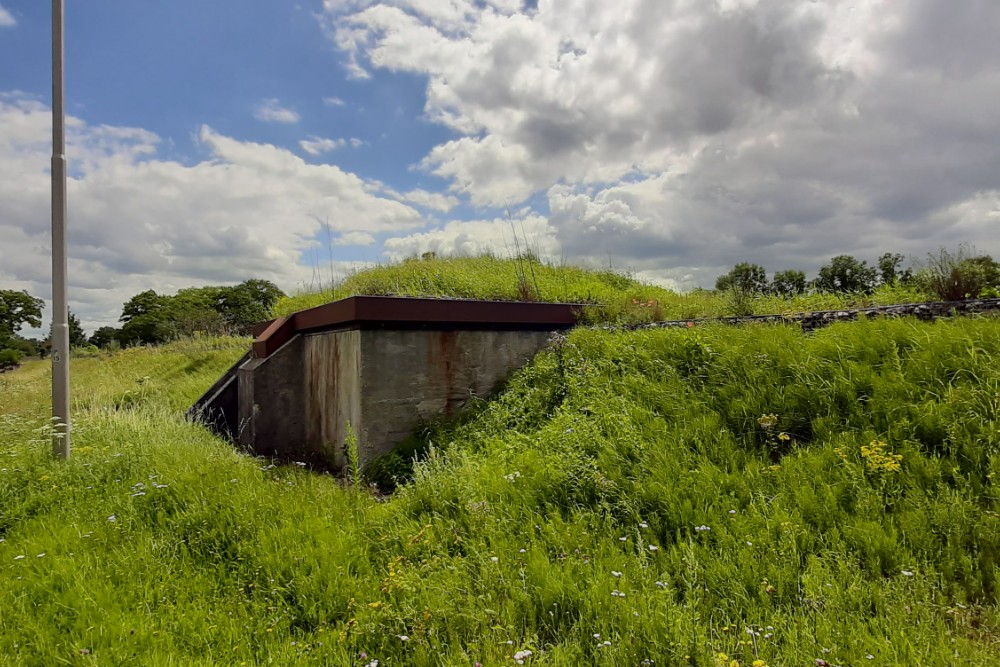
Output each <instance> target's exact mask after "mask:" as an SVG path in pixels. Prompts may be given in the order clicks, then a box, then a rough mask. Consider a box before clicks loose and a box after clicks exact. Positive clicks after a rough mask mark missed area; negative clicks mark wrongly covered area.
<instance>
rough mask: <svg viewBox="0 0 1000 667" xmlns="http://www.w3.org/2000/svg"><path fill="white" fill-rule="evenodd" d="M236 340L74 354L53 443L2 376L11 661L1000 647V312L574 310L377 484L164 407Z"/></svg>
mask: <svg viewBox="0 0 1000 667" xmlns="http://www.w3.org/2000/svg"><path fill="white" fill-rule="evenodd" d="M240 352H241V348H240V347H238V346H233V347H229V348H226V347H225V346H221V345H220V346H219V349H202V350H200V351H198V352H197V353H196V356H197V355H200V357H199V358H200V359H202V360H203V361H202V362H201V365H194V366H192V365H191V363H192V362H191V361H189V357H190V356H191V353H190V352H189V351H187V350H184V349H183V348H178V347H175V346H167V347H165V348H161V349H159V350H152V351H128V352H124V353H119V354H116V355H112V356H108V357H106V358H104V359H103V360H101V361H100V362H95V363H93V364H91V363H90V360H85V363H81V364H78V365H76V366H74V377H75V378H76V379H77V382H78V386H79V387H81V389H84V390H89V391H90V393H92V396H90V397H88V399H87V400H88V401H89V402H87V403H86V404H81V405H79V406H78V417H77V422H76V423H77V431H76V433H75V446H76V455H75V457H74V458H73V459H72V460H71V461H70V462H68V463H62V462H56V461H53V460H51V459H50V458H49V456H48V436H47V429H46V422H45V415H46V412H47V408H46V406H45V396H46V393H47V391H48V385H47V380H46V377H45V370H44V367H43V366H40V365H34V366H27V367H25V368H23V369H21V370H19V371H16V372H15V373H13V374H10V375H5V376H2V379H0V383H2V384H0V396H2V399H0V400H2V402H3V411H2V412H3V413H5V414H4V416H3V417H0V539H3V542H0V610H2V613H0V656H3V662H4V664H10V665H56V664H79V665H90V664H101V665H105V664H106V665H117V664H123V665H124V664H143V665H181V664H183V665H189V664H190V665H241V664H247V665H267V664H273V665H367V664H372V661H373V660H378V661H379V663H378V664H379V665H473V664H475V663H477V662H478V663H481V664H483V665H513V664H515V656H518V657H517V658H516V659H520V660H522V661H523V663H524V664H537V665H543V664H544V665H583V664H595V665H642V664H652V663H651V662H650V661H655V664H657V665H687V664H689V665H718V664H724V665H731V664H732V661H734V660H735V661H737V662H738V664H739V665H743V666H748V665H753V664H755V661H759V662H757V663H756V664H758V665H759V664H767V665H805V664H809V665H815V664H821V663H818V662H817V661H826V662H828V663H829V664H831V665H834V664H840V665H904V664H913V665H957V664H967V665H992V664H995V661H996V656H997V654H998V650H1000V635H998V624H1000V616H998V613H997V602H998V599H997V598H998V590H1000V588H998V583H1000V582H998V575H1000V516H998V511H1000V489H998V484H1000V421H998V417H997V415H998V414H1000V365H998V364H997V360H998V359H1000V327H998V326H997V322H996V320H989V319H981V320H980V319H963V320H954V321H941V322H938V323H935V324H922V323H916V322H913V321H908V320H898V321H881V320H879V321H868V322H856V323H850V324H836V325H833V326H831V327H829V328H828V329H824V330H822V331H820V332H818V333H815V334H811V335H803V334H802V333H801V332H799V331H797V330H795V329H793V328H790V327H782V326H774V327H765V328H721V327H719V328H716V327H704V328H702V327H698V328H695V329H693V330H683V331H680V330H650V331H641V332H614V331H597V330H583V329H581V330H577V331H574V332H573V333H571V334H570V335H569V336H567V337H566V338H565V340H563V341H562V342H561V343H560V344H559V346H558V347H557V348H553V349H552V350H550V351H548V352H545V353H543V354H541V355H540V356H539V357H538V358H537V359H536V360H535V361H534V363H532V364H531V365H530V366H528V367H527V368H525V369H524V370H523V371H521V372H519V373H516V374H515V375H514V377H512V379H511V380H510V382H509V383H508V386H507V388H506V390H505V391H504V392H503V393H502V394H501V395H500V396H499V397H498V398H497V399H496V400H494V401H490V402H488V403H483V404H482V405H480V406H479V408H478V410H477V412H476V413H475V414H474V415H472V416H471V417H470V418H468V419H466V420H465V421H464V422H463V423H461V424H455V425H450V426H449V425H442V426H439V427H438V428H436V429H434V430H433V431H432V432H431V435H430V436H429V440H430V444H431V445H432V447H431V448H430V450H429V453H428V454H427V455H426V457H425V459H424V460H423V461H422V462H421V463H419V464H418V465H416V467H415V468H414V469H413V472H412V477H411V478H410V479H409V480H408V481H406V482H405V483H404V484H403V485H402V486H401V487H400V488H399V489H398V491H397V492H396V493H395V495H394V496H392V497H391V498H389V499H386V500H384V501H382V502H380V501H379V500H377V499H376V498H374V497H372V496H370V495H368V494H365V493H349V492H346V491H345V490H344V489H342V488H341V486H340V485H339V484H338V483H337V482H336V481H335V480H333V479H332V478H330V477H327V476H322V475H318V474H314V473H311V472H309V471H308V470H305V469H303V468H300V467H298V466H294V465H293V466H289V467H280V466H278V467H275V466H273V465H272V464H271V463H270V462H269V461H266V460H258V459H254V458H250V457H247V456H243V455H240V454H238V453H236V452H235V451H234V450H233V449H232V448H231V447H229V446H228V445H226V444H225V443H222V442H220V441H218V440H216V439H215V438H213V437H211V436H210V435H209V434H208V433H207V432H206V431H205V430H203V429H202V428H200V427H198V426H195V425H192V424H188V423H185V422H184V421H182V419H181V418H180V417H179V416H178V415H179V410H178V408H179V407H181V406H184V405H186V403H187V402H188V401H190V400H191V399H192V398H193V396H194V395H196V393H197V391H196V388H195V385H196V384H197V385H199V386H200V387H205V386H207V385H208V384H210V383H211V381H212V380H214V378H215V375H216V374H217V373H218V372H220V371H221V370H222V369H223V368H225V367H226V366H227V365H228V364H229V363H231V362H232V361H233V360H234V358H235V357H236V356H237V355H238V354H239V353H240ZM169 359H172V361H169V362H168V360H169ZM182 368H183V369H186V370H185V371H183V372H182V371H181V370H180V369H182ZM139 378H148V379H146V380H143V382H142V383H141V386H142V387H145V389H144V391H145V393H144V395H143V398H142V400H136V401H132V400H129V401H122V400H120V399H121V397H122V396H123V395H124V394H125V392H126V391H135V390H136V385H137V384H140V383H138V379H139ZM896 457H899V458H896ZM529 651H530V655H529V654H528V653H527V652H529Z"/></svg>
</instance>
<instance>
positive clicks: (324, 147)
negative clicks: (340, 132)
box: [299, 137, 347, 155]
mask: <svg viewBox="0 0 1000 667" xmlns="http://www.w3.org/2000/svg"><path fill="white" fill-rule="evenodd" d="M346 145H347V142H346V141H345V140H344V139H326V138H323V137H309V138H308V139H303V140H302V141H300V142H299V147H300V148H302V150H304V151H305V152H306V153H309V154H310V155H322V154H323V153H329V152H331V151H335V150H337V149H338V148H343V147H344V146H346Z"/></svg>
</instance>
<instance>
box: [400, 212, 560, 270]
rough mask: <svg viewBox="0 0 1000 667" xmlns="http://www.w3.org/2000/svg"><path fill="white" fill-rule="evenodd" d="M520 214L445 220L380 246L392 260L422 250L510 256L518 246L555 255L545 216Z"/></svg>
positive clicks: (554, 244) (552, 233)
mask: <svg viewBox="0 0 1000 667" xmlns="http://www.w3.org/2000/svg"><path fill="white" fill-rule="evenodd" d="M522 213H523V214H522V215H519V216H518V218H517V219H516V220H515V221H514V222H513V223H512V222H511V221H510V220H509V219H507V218H495V219H492V220H467V221H458V220H456V221H452V222H448V223H446V224H445V225H443V226H441V227H439V228H437V229H432V230H430V231H426V232H418V233H414V234H409V235H405V236H394V237H391V238H389V239H386V241H385V243H384V244H383V248H384V249H385V254H386V256H387V257H389V258H390V259H392V260H399V259H404V258H406V257H415V256H418V255H422V254H423V253H425V252H435V253H437V254H439V255H458V256H475V255H480V254H482V253H492V254H494V255H498V256H502V257H512V256H514V255H515V254H516V252H517V248H520V249H521V251H522V252H523V251H524V250H528V249H530V250H531V251H532V252H535V253H536V254H538V255H539V256H544V257H557V256H558V255H559V242H558V240H557V239H556V237H555V233H554V232H555V230H554V229H552V228H551V227H550V226H549V223H548V221H547V220H546V219H545V217H544V216H541V215H538V214H533V213H530V212H522Z"/></svg>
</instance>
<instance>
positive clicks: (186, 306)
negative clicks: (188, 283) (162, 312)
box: [166, 287, 227, 336]
mask: <svg viewBox="0 0 1000 667" xmlns="http://www.w3.org/2000/svg"><path fill="white" fill-rule="evenodd" d="M225 289H227V288H225V287H190V288H188V289H182V290H181V291H179V292H177V294H175V295H174V296H172V297H166V299H167V310H168V312H169V314H170V321H171V323H172V325H173V329H174V335H176V336H192V335H194V334H195V332H199V331H201V332H206V333H213V334H221V333H223V332H224V331H225V321H224V320H223V318H222V316H221V315H220V314H219V310H218V303H219V298H220V294H221V293H222V291H223V290H225Z"/></svg>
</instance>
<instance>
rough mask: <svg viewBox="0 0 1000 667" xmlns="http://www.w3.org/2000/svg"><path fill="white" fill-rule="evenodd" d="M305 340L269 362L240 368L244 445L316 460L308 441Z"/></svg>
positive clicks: (297, 339)
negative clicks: (303, 369) (305, 406)
mask: <svg viewBox="0 0 1000 667" xmlns="http://www.w3.org/2000/svg"><path fill="white" fill-rule="evenodd" d="M302 362H303V341H302V337H301V336H297V337H295V338H293V339H292V340H290V341H289V342H287V343H285V345H284V346H282V347H281V349H279V350H278V351H277V352H275V353H274V354H272V355H271V356H270V357H267V358H266V359H251V360H249V361H247V362H246V363H244V364H243V365H242V366H240V369H239V370H238V371H237V373H236V376H237V380H238V382H239V402H240V404H239V415H240V418H239V424H240V426H239V434H238V438H237V440H238V441H239V443H240V444H241V445H244V446H245V447H247V448H248V449H251V450H253V451H254V452H256V453H258V454H263V455H265V456H275V457H279V458H284V459H291V460H310V461H315V460H316V458H315V457H314V456H313V453H312V452H311V451H310V450H309V448H308V447H307V446H306V441H305V418H306V415H305V410H304V409H303V405H304V403H305V382H303V373H302Z"/></svg>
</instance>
